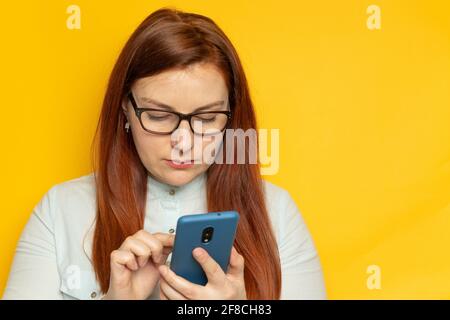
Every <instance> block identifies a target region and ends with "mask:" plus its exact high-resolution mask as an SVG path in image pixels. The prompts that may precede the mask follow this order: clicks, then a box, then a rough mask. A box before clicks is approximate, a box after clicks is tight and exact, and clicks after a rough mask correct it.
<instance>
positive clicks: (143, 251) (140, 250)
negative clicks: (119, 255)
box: [119, 237, 152, 267]
mask: <svg viewBox="0 0 450 320" xmlns="http://www.w3.org/2000/svg"><path fill="white" fill-rule="evenodd" d="M119 249H120V250H124V251H130V252H131V253H133V254H134V255H135V256H137V262H138V265H139V267H143V266H145V265H146V264H147V261H148V258H149V257H150V255H151V254H152V251H151V249H150V247H149V246H147V245H146V244H145V243H144V242H142V241H141V240H139V239H137V238H135V237H128V238H127V239H126V240H125V241H124V242H123V243H122V245H121V246H120V248H119Z"/></svg>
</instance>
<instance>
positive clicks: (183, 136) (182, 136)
mask: <svg viewBox="0 0 450 320" xmlns="http://www.w3.org/2000/svg"><path fill="white" fill-rule="evenodd" d="M170 140H171V146H172V149H175V150H176V151H178V152H179V153H180V155H183V154H185V153H187V152H189V151H190V150H191V149H192V148H193V146H194V145H193V141H194V135H193V132H192V130H191V126H190V125H189V122H188V121H187V120H186V119H183V120H181V122H180V125H179V126H178V128H177V130H175V132H173V133H172V135H171V139H170Z"/></svg>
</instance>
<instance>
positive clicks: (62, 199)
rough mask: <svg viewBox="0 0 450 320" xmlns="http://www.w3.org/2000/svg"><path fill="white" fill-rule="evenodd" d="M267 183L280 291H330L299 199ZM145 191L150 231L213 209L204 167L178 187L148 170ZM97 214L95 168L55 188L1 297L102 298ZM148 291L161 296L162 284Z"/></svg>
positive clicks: (27, 231)
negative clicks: (96, 259)
mask: <svg viewBox="0 0 450 320" xmlns="http://www.w3.org/2000/svg"><path fill="white" fill-rule="evenodd" d="M171 190H172V191H171ZM264 190H265V199H266V206H267V210H268V212H269V216H270V219H271V222H272V225H273V229H274V232H275V236H276V240H277V244H278V249H279V253H280V260H281V272H282V293H281V299H325V298H326V293H325V286H324V281H323V275H322V269H321V265H320V261H319V257H318V255H317V252H316V249H315V246H314V243H313V240H312V238H311V235H310V233H309V232H308V229H307V227H306V225H305V222H304V220H303V218H302V216H301V214H300V212H299V210H298V208H297V206H296V204H295V202H294V201H293V200H292V198H291V197H290V195H289V193H288V192H287V191H285V190H284V189H282V188H280V187H278V186H275V185H274V184H272V183H269V182H267V181H264ZM147 192H148V193H147V204H146V213H147V214H146V216H145V223H144V229H145V230H146V231H148V232H150V233H155V232H164V233H169V232H170V231H173V230H174V231H176V224H177V220H178V218H179V217H180V216H182V215H185V214H196V213H205V212H207V203H206V173H203V174H201V175H199V176H198V177H196V178H195V179H194V180H192V181H191V182H189V183H188V184H185V185H183V186H180V187H172V186H169V185H166V184H163V183H161V182H159V181H157V180H155V179H153V178H152V177H150V176H148V182H147ZM95 215H96V194H95V181H94V175H93V173H91V174H89V175H86V176H82V177H80V178H77V179H73V180H69V181H66V182H63V183H60V184H56V185H54V186H53V187H52V188H50V189H49V190H48V192H47V193H46V194H45V195H44V196H43V198H42V199H41V201H40V202H39V203H38V204H37V205H36V207H35V208H34V209H33V212H32V214H31V216H30V218H29V221H28V223H27V225H26V226H25V228H24V230H23V232H22V234H21V237H20V240H19V242H18V245H17V248H16V253H15V256H14V261H13V264H12V268H11V271H10V274H9V279H8V282H7V286H6V289H5V292H4V295H3V299H98V298H99V297H100V296H101V294H100V287H99V284H98V283H97V281H96V279H95V273H94V269H93V267H92V263H91V257H92V254H91V252H92V240H93V233H94V220H95ZM171 229H173V230H171ZM168 261H170V256H169V257H168ZM149 299H159V287H158V286H157V287H156V288H155V290H154V291H153V293H152V295H151V296H150V297H149Z"/></svg>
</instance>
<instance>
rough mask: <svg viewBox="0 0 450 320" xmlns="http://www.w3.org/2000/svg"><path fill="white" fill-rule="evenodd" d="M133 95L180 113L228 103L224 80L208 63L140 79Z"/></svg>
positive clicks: (135, 85)
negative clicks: (149, 99)
mask: <svg viewBox="0 0 450 320" xmlns="http://www.w3.org/2000/svg"><path fill="white" fill-rule="evenodd" d="M133 92H134V94H135V95H136V96H137V97H138V98H139V97H142V98H144V97H145V98H151V99H153V100H157V101H158V102H161V103H164V104H167V105H170V106H173V107H175V108H177V109H178V110H179V111H182V112H183V111H186V112H189V111H190V109H194V108H196V107H198V106H201V105H205V104H208V103H211V102H215V101H217V100H224V101H227V100H228V89H227V87H226V83H225V79H224V78H223V76H222V74H221V72H220V71H219V70H218V69H217V68H216V67H215V66H213V65H211V64H195V65H192V66H189V67H187V68H184V69H174V70H168V71H165V72H162V73H160V74H157V75H155V76H151V77H146V78H142V79H139V80H137V81H136V83H135V84H134V86H133Z"/></svg>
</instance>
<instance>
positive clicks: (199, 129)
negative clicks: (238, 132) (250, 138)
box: [128, 91, 231, 136]
mask: <svg viewBox="0 0 450 320" xmlns="http://www.w3.org/2000/svg"><path fill="white" fill-rule="evenodd" d="M128 99H129V100H130V102H131V104H132V105H133V108H134V111H135V113H136V117H138V119H139V122H140V123H141V126H142V128H143V129H144V130H145V131H147V132H150V133H154V134H161V135H167V134H172V133H173V132H174V131H175V130H176V129H177V128H178V127H179V125H180V123H181V121H182V120H187V121H188V122H189V126H190V127H191V130H192V132H193V133H195V134H199V135H202V136H204V135H214V134H218V133H220V132H222V131H224V130H225V128H226V127H227V125H228V123H229V121H230V119H231V111H202V112H194V113H189V114H184V113H179V112H175V111H166V110H161V109H153V108H139V107H138V106H137V104H136V100H135V99H134V96H133V93H132V92H131V91H130V92H129V93H128Z"/></svg>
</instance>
